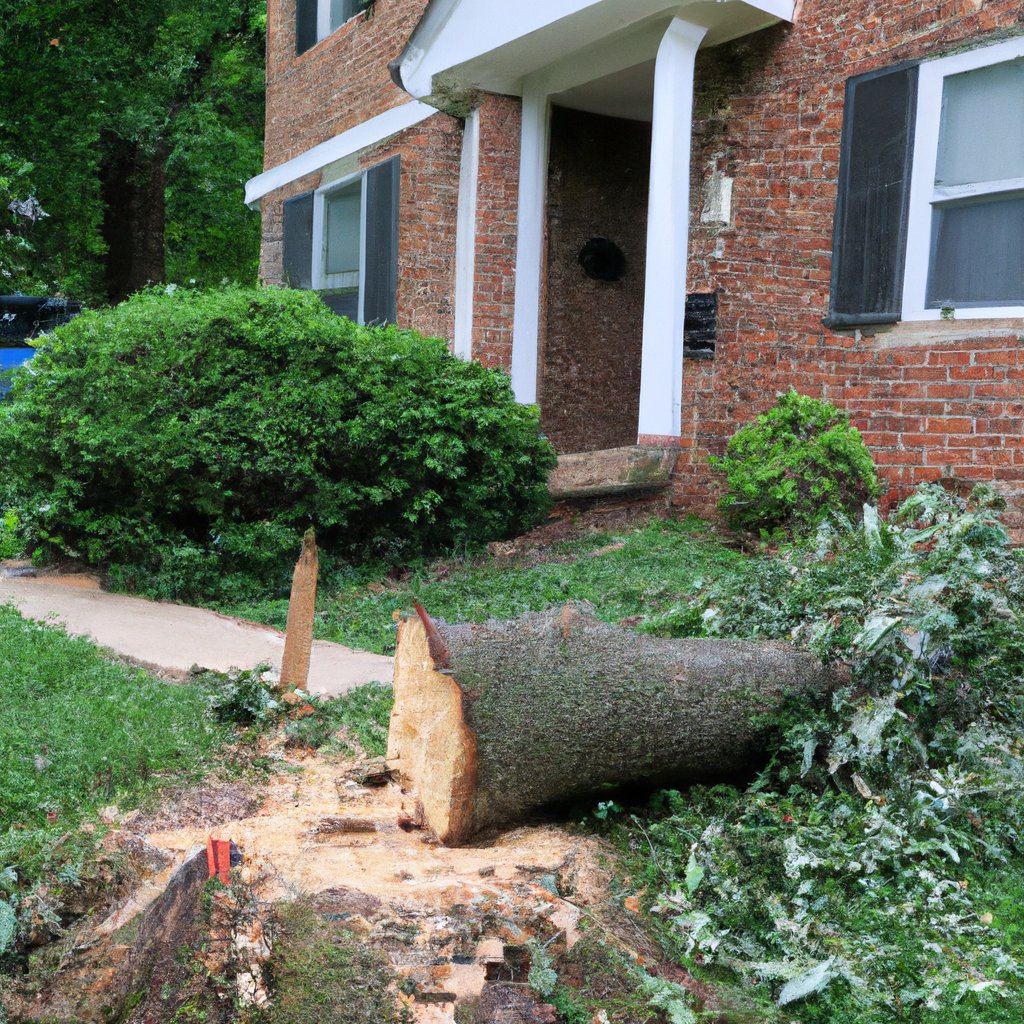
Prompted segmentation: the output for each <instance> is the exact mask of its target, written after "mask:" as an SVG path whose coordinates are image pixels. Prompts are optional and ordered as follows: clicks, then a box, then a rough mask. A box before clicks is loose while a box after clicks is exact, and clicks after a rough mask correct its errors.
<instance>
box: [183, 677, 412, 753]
mask: <svg viewBox="0 0 1024 1024" xmlns="http://www.w3.org/2000/svg"><path fill="white" fill-rule="evenodd" d="M265 674H266V673H265V669H264V668H256V669H252V670H248V669H247V670H244V671H240V672H227V673H223V672H212V671H209V670H206V671H203V672H200V673H198V674H197V675H195V676H194V677H193V683H194V685H196V686H198V687H200V688H202V689H203V690H205V691H206V692H207V693H208V694H209V702H210V711H211V713H212V714H213V717H214V718H215V719H216V720H217V721H218V722H222V723H224V724H230V725H237V726H245V727H250V728H255V729H258V730H266V729H272V728H274V727H276V726H278V725H280V724H282V723H283V724H284V725H285V736H286V737H287V739H288V741H289V742H290V743H291V744H292V745H297V746H304V747H312V748H313V749H316V748H319V747H323V746H326V745H327V744H329V743H335V744H336V745H337V746H339V747H344V748H345V749H347V750H349V751H351V750H352V749H353V747H352V743H350V742H348V741H352V742H354V743H355V744H356V745H358V747H359V748H361V749H362V751H363V752H364V753H366V754H368V755H370V756H373V757H376V756H381V755H383V754H384V752H385V750H386V748H387V735H388V722H389V721H390V718H391V706H392V704H393V703H394V699H393V696H392V692H391V687H390V686H389V685H385V684H384V683H365V684H363V685H362V686H357V687H355V688H354V689H352V690H349V691H348V692H347V693H345V694H342V695H341V696H340V697H323V696H318V695H317V694H311V693H302V695H301V696H302V701H301V708H302V714H301V716H299V717H295V718H293V719H292V720H289V714H290V713H291V712H294V708H293V707H292V706H291V705H290V704H289V703H288V702H287V701H285V700H282V699H281V691H280V690H279V689H277V688H275V686H274V684H273V683H272V682H270V681H269V680H267V679H266V678H265Z"/></svg>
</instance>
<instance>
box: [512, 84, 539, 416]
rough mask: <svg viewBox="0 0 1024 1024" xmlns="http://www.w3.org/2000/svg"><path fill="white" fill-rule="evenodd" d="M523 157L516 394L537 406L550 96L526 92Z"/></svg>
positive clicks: (531, 89)
mask: <svg viewBox="0 0 1024 1024" xmlns="http://www.w3.org/2000/svg"><path fill="white" fill-rule="evenodd" d="M520 138H521V143H520V155H519V218H518V220H519V227H518V243H517V246H516V309H515V317H514V320H513V329H512V390H513V391H514V392H515V395H516V398H517V399H518V400H519V401H520V402H522V403H524V404H532V403H533V402H536V401H537V346H538V339H539V337H540V288H541V280H542V269H543V268H542V263H543V260H544V206H545V202H546V199H547V184H548V93H547V90H546V89H543V88H541V87H538V86H536V85H535V86H533V87H531V86H530V85H529V84H528V83H527V84H526V85H525V87H524V89H523V120H522V133H521V136H520Z"/></svg>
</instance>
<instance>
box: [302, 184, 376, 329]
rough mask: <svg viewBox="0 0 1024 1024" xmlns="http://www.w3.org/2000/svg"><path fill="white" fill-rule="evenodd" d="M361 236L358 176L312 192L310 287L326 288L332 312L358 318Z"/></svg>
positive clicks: (361, 189) (361, 204)
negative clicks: (311, 280) (311, 277)
mask: <svg viewBox="0 0 1024 1024" xmlns="http://www.w3.org/2000/svg"><path fill="white" fill-rule="evenodd" d="M364 235H365V230H364V222H363V176H362V175H359V177H358V178H356V179H354V180H350V181H348V182H345V183H344V184H341V185H329V186H327V187H326V188H322V189H319V190H318V191H317V192H316V193H315V194H314V197H313V268H312V271H313V275H312V276H313V287H314V288H316V289H317V290H318V291H323V292H327V291H329V292H330V297H331V303H330V305H331V307H332V308H333V309H334V310H335V312H338V313H343V314H344V315H345V316H348V317H351V318H352V319H353V320H362V316H361V313H360V308H359V296H360V293H361V291H362V290H363V289H362V288H361V283H362V282H361V277H362V269H363V267H364V265H365V261H364V259H363V252H362V249H363V238H364Z"/></svg>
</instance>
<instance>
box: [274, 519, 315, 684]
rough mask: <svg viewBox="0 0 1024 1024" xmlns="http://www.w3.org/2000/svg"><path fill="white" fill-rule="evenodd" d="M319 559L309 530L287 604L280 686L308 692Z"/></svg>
mask: <svg viewBox="0 0 1024 1024" xmlns="http://www.w3.org/2000/svg"><path fill="white" fill-rule="evenodd" d="M318 571H319V559H318V557H317V550H316V537H315V535H314V533H313V531H312V530H307V531H306V535H305V537H303V538H302V554H301V555H299V560H298V561H297V562H296V563H295V574H294V576H293V577H292V592H291V597H290V599H289V601H288V622H287V624H286V626H285V637H284V654H283V655H282V656H281V685H282V686H295V687H297V688H298V689H300V690H305V689H306V688H307V685H308V683H309V659H310V655H311V654H312V652H313V617H314V615H315V614H316V578H317V572H318Z"/></svg>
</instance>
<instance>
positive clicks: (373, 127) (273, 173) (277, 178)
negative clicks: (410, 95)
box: [245, 100, 438, 206]
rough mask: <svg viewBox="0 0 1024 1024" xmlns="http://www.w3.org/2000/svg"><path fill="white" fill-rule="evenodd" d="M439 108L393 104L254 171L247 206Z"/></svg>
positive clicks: (247, 187)
mask: <svg viewBox="0 0 1024 1024" xmlns="http://www.w3.org/2000/svg"><path fill="white" fill-rule="evenodd" d="M437 112H438V111H437V109H436V108H435V107H431V106H428V105H427V104H426V103H420V102H419V100H412V101H410V102H409V103H403V104H402V105H401V106H399V107H392V108H391V109H390V110H386V111H384V113H383V114H378V115H377V116H376V117H371V118H370V119H369V120H368V121H363V122H362V123H361V124H357V125H356V126H355V127H354V128H349V129H348V131H344V132H342V133H341V134H340V135H335V136H334V138H333V139H328V140H327V141H326V142H321V143H320V145H318V146H314V147H313V148H312V149H307V150H306V152H305V153H300V154H299V155H298V156H296V157H292V159H291V160H287V161H285V162H284V163H283V164H278V166H277V167H272V168H271V169H270V170H269V171H264V172H263V173H262V174H257V175H256V177H255V178H250V179H249V180H248V181H247V182H246V183H245V202H246V205H247V206H253V205H254V204H255V203H257V202H258V201H259V200H260V199H262V198H263V197H264V196H265V195H267V193H268V192H273V191H274V190H275V189H279V188H282V187H283V186H285V185H288V184H289V183H291V182H293V181H296V180H297V179H298V178H304V177H305V176H306V175H307V174H312V173H314V171H319V170H320V169H321V168H323V167H326V166H327V165H328V164H332V163H334V162H335V160H341V159H343V158H344V157H347V156H351V155H352V154H353V153H358V152H360V151H361V150H364V149H369V147H370V146H375V145H377V143H379V142H383V141H384V140H385V139H389V138H391V136H392V135H397V134H398V133H399V132H404V131H405V130H406V129H407V128H412V127H413V126H414V125H417V124H419V123H420V122H421V121H426V120H427V118H428V117H432V116H433V115H434V114H436V113H437Z"/></svg>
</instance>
